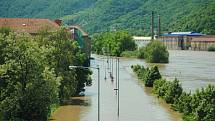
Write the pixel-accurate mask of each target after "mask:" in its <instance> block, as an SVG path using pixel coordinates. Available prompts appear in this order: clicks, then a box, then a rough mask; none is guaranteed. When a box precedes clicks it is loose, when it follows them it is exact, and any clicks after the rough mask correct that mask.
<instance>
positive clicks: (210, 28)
mask: <svg viewBox="0 0 215 121" xmlns="http://www.w3.org/2000/svg"><path fill="white" fill-rule="evenodd" d="M0 4H1V6H0V13H1V14H0V17H12V18H15V17H36V18H50V19H56V18H59V17H61V18H62V19H63V20H64V21H65V23H67V24H68V25H74V24H75V25H77V24H78V25H81V26H82V27H83V28H84V29H85V30H86V31H88V32H89V33H91V34H92V33H95V32H104V31H107V30H111V29H112V28H113V27H115V28H116V29H120V30H128V31H130V32H131V33H132V34H133V35H144V36H147V35H149V34H150V23H151V22H150V14H151V11H154V12H155V23H156V24H155V30H156V29H157V18H158V15H160V17H161V28H162V29H161V30H162V31H163V32H168V31H197V32H203V33H205V34H215V33H214V30H215V28H214V18H215V15H214V12H213V11H214V8H215V1H214V0H171V1H170V0H117V1H116V0H61V1H59V0H51V1H44V0H43V1H42V0H1V1H0Z"/></svg>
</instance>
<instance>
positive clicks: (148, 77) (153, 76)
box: [144, 66, 161, 87]
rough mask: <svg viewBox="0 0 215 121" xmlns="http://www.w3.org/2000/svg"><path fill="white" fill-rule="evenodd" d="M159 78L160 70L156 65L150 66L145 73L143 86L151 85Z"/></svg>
mask: <svg viewBox="0 0 215 121" xmlns="http://www.w3.org/2000/svg"><path fill="white" fill-rule="evenodd" d="M160 78H161V75H160V72H159V70H158V67H157V66H154V67H152V68H151V69H150V70H149V71H146V73H145V79H144V82H145V86H146V87H153V84H154V81H155V80H158V79H160Z"/></svg>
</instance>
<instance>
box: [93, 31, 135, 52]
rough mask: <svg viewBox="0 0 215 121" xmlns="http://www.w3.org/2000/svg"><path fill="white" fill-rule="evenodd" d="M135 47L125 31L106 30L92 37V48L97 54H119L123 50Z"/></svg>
mask: <svg viewBox="0 0 215 121" xmlns="http://www.w3.org/2000/svg"><path fill="white" fill-rule="evenodd" d="M135 49H136V44H135V42H134V41H133V39H132V36H131V35H130V34H128V32H126V31H117V32H106V33H101V34H96V35H94V37H93V50H94V52H96V53H97V54H107V55H112V56H120V55H121V54H122V52H123V51H133V50H135ZM104 51H105V52H104Z"/></svg>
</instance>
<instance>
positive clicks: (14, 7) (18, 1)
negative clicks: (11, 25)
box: [0, 0, 96, 19]
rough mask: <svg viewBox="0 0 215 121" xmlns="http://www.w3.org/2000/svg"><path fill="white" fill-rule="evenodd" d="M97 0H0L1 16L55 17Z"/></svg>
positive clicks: (86, 6)
mask: <svg viewBox="0 0 215 121" xmlns="http://www.w3.org/2000/svg"><path fill="white" fill-rule="evenodd" d="M95 1H96V0H0V17H13V18H14V17H36V18H50V19H55V18H58V17H62V16H65V15H71V14H74V13H76V12H78V11H82V10H84V9H86V8H88V7H90V6H91V5H92V4H93V3H95Z"/></svg>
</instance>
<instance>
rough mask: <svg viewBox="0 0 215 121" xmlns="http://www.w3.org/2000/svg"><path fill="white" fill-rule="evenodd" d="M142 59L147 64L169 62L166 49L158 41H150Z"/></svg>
mask: <svg viewBox="0 0 215 121" xmlns="http://www.w3.org/2000/svg"><path fill="white" fill-rule="evenodd" d="M144 57H145V59H146V61H147V62H149V63H168V62H169V52H168V51H167V48H166V47H165V46H164V45H163V44H162V43H161V42H159V41H152V42H150V43H149V44H148V45H147V46H146V48H145V53H144Z"/></svg>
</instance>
